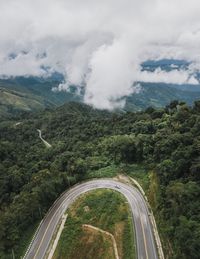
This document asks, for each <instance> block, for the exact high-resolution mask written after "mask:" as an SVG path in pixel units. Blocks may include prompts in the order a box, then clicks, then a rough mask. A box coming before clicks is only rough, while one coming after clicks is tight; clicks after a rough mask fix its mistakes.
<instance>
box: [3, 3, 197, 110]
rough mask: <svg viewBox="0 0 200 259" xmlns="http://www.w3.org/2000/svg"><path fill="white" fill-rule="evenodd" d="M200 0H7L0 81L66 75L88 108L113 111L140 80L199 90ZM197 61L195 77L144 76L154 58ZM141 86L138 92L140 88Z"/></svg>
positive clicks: (177, 73)
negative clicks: (143, 65)
mask: <svg viewBox="0 0 200 259" xmlns="http://www.w3.org/2000/svg"><path fill="white" fill-rule="evenodd" d="M199 10H200V2H199V0H190V1H187V0H168V1H165V0H151V1H149V0H142V1H141V0H101V1H97V0H96V1H95V0H85V1H82V0H73V1H71V0H43V1H41V0H34V1H32V0H9V1H8V0H1V1H0V76H1V77H3V76H19V75H23V76H28V75H34V76H48V75H49V74H51V73H52V72H54V71H58V72H60V73H62V74H63V75H64V76H65V82H64V83H63V85H62V86H61V88H62V89H63V88H66V89H67V88H68V86H69V85H70V84H75V85H80V86H83V85H84V86H85V89H86V90H85V102H87V103H90V104H92V105H94V106H95V107H98V108H108V109H112V108H113V107H115V106H117V105H123V103H120V102H119V99H120V98H121V97H122V96H126V95H129V94H130V93H131V92H134V91H136V90H137V89H138V87H137V83H136V82H138V81H144V82H165V83H177V84H182V83H191V84H197V83H198V82H197V80H196V79H195V78H194V77H193V76H192V73H193V71H195V70H199V68H200V49H199V48H200V47H199V46H200V18H199ZM163 58H175V59H185V60H188V61H191V62H192V64H191V66H190V68H189V70H187V71H184V70H183V71H177V70H174V71H170V72H165V71H161V70H159V69H157V70H155V71H154V72H148V71H141V66H140V64H141V63H142V62H143V61H145V60H149V59H154V60H158V59H163ZM134 85H135V86H134Z"/></svg>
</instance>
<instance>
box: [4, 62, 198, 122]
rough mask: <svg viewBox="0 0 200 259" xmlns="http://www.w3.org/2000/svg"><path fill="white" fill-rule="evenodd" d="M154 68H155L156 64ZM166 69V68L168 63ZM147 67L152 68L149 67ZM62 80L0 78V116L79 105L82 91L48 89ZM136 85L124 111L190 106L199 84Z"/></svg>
mask: <svg viewBox="0 0 200 259" xmlns="http://www.w3.org/2000/svg"><path fill="white" fill-rule="evenodd" d="M147 64H148V66H147V65H146V67H145V69H147V68H149V67H150V64H151V66H153V67H155V63H153V65H152V63H147ZM164 64H165V63H164ZM181 64H182V63H181ZM156 65H157V66H158V64H157V63H156ZM162 65H163V64H162ZM163 66H164V65H163ZM165 66H166V64H165ZM167 66H169V64H168V63H167ZM150 68H151V69H152V67H150ZM62 81H63V77H62V75H60V74H55V75H53V76H52V77H50V78H38V77H27V78H26V77H15V78H9V79H0V117H6V116H11V115H16V114H19V113H20V112H30V111H39V110H44V109H46V108H54V107H58V106H60V105H62V104H64V103H66V102H71V101H75V102H82V101H83V94H84V93H83V92H84V91H82V92H81V94H78V91H77V88H76V86H71V87H70V88H69V91H53V90H52V89H55V88H56V87H57V86H58V85H59V84H60V83H61V82H62ZM140 84H141V91H140V92H139V93H134V94H132V95H130V96H128V97H124V98H123V99H125V107H124V110H128V111H141V110H144V109H146V108H147V107H149V106H152V107H155V108H160V107H164V106H165V105H167V104H168V103H169V102H171V101H173V100H179V101H184V102H186V103H187V104H189V105H192V104H193V102H194V101H195V100H198V99H199V98H200V85H195V86H194V85H188V84H185V85H172V84H164V83H140Z"/></svg>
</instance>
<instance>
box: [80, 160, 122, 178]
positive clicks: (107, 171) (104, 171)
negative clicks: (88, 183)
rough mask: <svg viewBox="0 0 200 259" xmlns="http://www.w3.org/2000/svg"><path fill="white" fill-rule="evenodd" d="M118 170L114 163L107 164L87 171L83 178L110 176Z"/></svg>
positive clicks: (114, 174)
mask: <svg viewBox="0 0 200 259" xmlns="http://www.w3.org/2000/svg"><path fill="white" fill-rule="evenodd" d="M119 172H120V170H119V167H118V166H116V165H114V164H113V165H109V166H106V167H103V168H100V169H98V170H93V171H89V172H87V173H86V175H85V179H91V178H103V177H107V178H112V177H114V176H116V175H117V174H118V173H119Z"/></svg>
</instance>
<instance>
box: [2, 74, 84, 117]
mask: <svg viewBox="0 0 200 259" xmlns="http://www.w3.org/2000/svg"><path fill="white" fill-rule="evenodd" d="M61 80H62V78H61V77H58V76H57V77H56V76H54V77H51V78H46V79H45V78H38V77H28V78H25V77H16V78H9V79H0V117H3V116H4V117H5V116H9V115H15V114H18V113H20V112H30V111H39V110H44V109H45V108H53V107H57V106H60V105H62V104H64V103H65V102H68V101H81V97H80V96H78V95H77V94H76V91H75V88H74V87H73V86H72V87H71V88H70V91H69V92H66V91H65V92H59V91H52V89H53V88H54V87H57V86H58V85H59V84H60V82H62V81H61Z"/></svg>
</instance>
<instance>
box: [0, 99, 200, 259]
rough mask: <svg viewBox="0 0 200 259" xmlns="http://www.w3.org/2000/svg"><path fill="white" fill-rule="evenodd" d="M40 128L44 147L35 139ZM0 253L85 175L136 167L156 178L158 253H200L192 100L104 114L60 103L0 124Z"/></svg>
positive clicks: (199, 132)
mask: <svg viewBox="0 0 200 259" xmlns="http://www.w3.org/2000/svg"><path fill="white" fill-rule="evenodd" d="M37 129H41V131H42V134H43V137H44V139H46V140H47V141H48V142H49V143H50V144H51V145H52V147H51V148H46V147H45V146H44V144H43V143H42V142H41V140H40V139H39V137H38V132H37ZM0 159H1V163H0V258H2V259H7V258H12V257H11V256H12V252H13V251H15V254H16V257H17V258H20V239H21V237H22V236H23V235H24V233H25V232H26V230H27V229H28V228H29V227H30V226H31V225H33V224H36V223H37V222H39V221H40V220H41V218H42V217H43V216H44V215H45V213H46V212H47V210H48V209H49V207H50V206H51V205H52V203H53V202H54V200H55V199H56V198H57V197H58V196H59V195H60V194H61V193H62V192H63V191H64V190H66V189H67V188H69V187H70V186H71V185H73V184H75V183H77V182H79V181H82V180H84V179H86V178H87V177H88V172H95V171H97V170H99V169H102V168H106V167H108V166H112V165H115V166H116V167H120V166H122V165H123V166H124V167H128V166H129V165H132V164H142V165H144V166H145V167H146V168H147V170H149V171H153V172H154V173H155V175H156V177H157V179H158V183H159V188H158V190H157V193H156V197H157V203H156V206H154V207H153V210H154V213H155V215H156V220H157V224H158V228H159V230H160V232H161V238H162V241H163V242H169V244H167V245H166V244H165V245H164V246H165V253H166V258H177V259H178V258H183V259H190V258H194V259H197V258H199V254H200V200H199V197H200V185H199V183H200V101H196V102H195V103H194V105H193V106H192V107H190V106H188V105H186V103H184V102H179V101H173V102H171V103H170V104H169V105H167V106H166V107H165V108H160V109H154V108H151V107H149V108H147V109H146V110H145V111H141V112H109V111H106V110H97V109H94V108H92V107H90V106H87V105H85V104H80V103H73V102H72V103H68V104H65V105H63V106H61V107H59V108H57V109H46V110H45V111H44V112H37V113H30V114H29V113H24V114H23V113H21V114H19V115H17V117H13V118H9V120H6V118H5V119H4V120H3V121H1V122H0Z"/></svg>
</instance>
